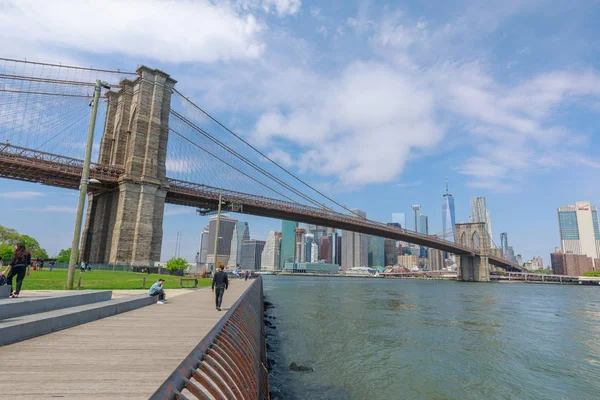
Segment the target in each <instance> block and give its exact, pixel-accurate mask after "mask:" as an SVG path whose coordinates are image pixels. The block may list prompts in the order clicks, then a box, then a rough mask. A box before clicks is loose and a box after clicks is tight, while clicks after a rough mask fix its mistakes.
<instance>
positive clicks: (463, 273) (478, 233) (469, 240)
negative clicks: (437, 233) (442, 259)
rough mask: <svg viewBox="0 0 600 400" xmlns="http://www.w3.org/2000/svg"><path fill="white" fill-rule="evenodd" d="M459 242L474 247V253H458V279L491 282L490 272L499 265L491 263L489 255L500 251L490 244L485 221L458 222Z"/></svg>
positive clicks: (457, 236)
mask: <svg viewBox="0 0 600 400" xmlns="http://www.w3.org/2000/svg"><path fill="white" fill-rule="evenodd" d="M456 238H457V240H458V243H459V244H461V245H463V246H466V247H470V248H472V249H473V254H461V255H458V254H457V255H456V272H457V275H456V279H457V280H459V281H463V282H489V281H490V272H494V271H496V270H497V269H499V268H498V267H496V266H494V265H491V264H490V263H489V258H488V255H490V254H494V255H496V254H498V253H500V249H495V248H492V247H491V246H490V244H491V240H490V239H489V238H488V235H487V230H486V229H485V224H484V223H483V222H473V223H464V224H456Z"/></svg>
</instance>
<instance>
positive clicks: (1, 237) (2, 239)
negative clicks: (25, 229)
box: [0, 225, 20, 245]
mask: <svg viewBox="0 0 600 400" xmlns="http://www.w3.org/2000/svg"><path fill="white" fill-rule="evenodd" d="M19 236H20V235H19V232H17V231H16V230H14V229H11V228H6V227H4V226H2V225H0V243H4V244H12V245H15V244H17V243H18V242H19Z"/></svg>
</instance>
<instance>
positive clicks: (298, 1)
mask: <svg viewBox="0 0 600 400" xmlns="http://www.w3.org/2000/svg"><path fill="white" fill-rule="evenodd" d="M236 3H237V6H238V8H239V9H241V10H244V11H250V10H258V9H261V10H263V11H264V12H266V13H274V14H277V16H278V17H285V16H287V15H295V14H297V13H298V11H300V7H302V0H237V2H236ZM311 12H312V11H311Z"/></svg>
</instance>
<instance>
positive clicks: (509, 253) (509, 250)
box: [504, 246, 517, 263]
mask: <svg viewBox="0 0 600 400" xmlns="http://www.w3.org/2000/svg"><path fill="white" fill-rule="evenodd" d="M504 257H505V258H506V259H507V260H508V261H510V262H512V263H516V262H517V257H516V256H515V250H514V249H513V247H512V246H506V255H505V256H504Z"/></svg>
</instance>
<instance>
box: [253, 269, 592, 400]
mask: <svg viewBox="0 0 600 400" xmlns="http://www.w3.org/2000/svg"><path fill="white" fill-rule="evenodd" d="M264 290H265V295H266V298H267V300H268V301H270V302H272V303H273V305H274V308H272V309H269V310H268V312H267V314H268V315H271V316H274V317H275V318H274V319H272V318H271V319H269V320H270V321H271V322H272V323H273V324H274V326H275V329H273V328H267V332H268V343H269V347H270V353H269V358H271V359H273V360H274V361H275V363H276V364H275V365H274V366H273V370H272V371H271V375H270V388H271V391H272V395H273V397H272V398H273V399H290V400H295V399H319V400H324V399H340V400H341V399H344V400H345V399H360V400H362V399H374V400H377V399H381V400H384V399H385V400H393V399H599V398H600V287H598V286H588V287H581V286H566V285H565V286H561V285H535V284H523V283H521V284H519V283H458V282H453V281H422V280H388V279H360V278H313V277H283V276H280V277H276V276H266V277H265V279H264ZM292 362H295V363H297V364H298V365H302V366H307V367H312V368H313V370H314V371H313V372H293V371H289V365H290V363H292Z"/></svg>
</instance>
